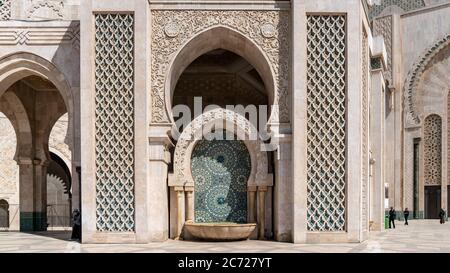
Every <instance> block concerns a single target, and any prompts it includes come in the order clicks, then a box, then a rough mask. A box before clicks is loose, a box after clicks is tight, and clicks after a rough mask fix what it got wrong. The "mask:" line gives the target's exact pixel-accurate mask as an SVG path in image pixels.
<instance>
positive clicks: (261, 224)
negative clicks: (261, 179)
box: [258, 186, 267, 240]
mask: <svg viewBox="0 0 450 273" xmlns="http://www.w3.org/2000/svg"><path fill="white" fill-rule="evenodd" d="M266 193H267V187H266V186H261V187H258V219H259V220H258V239H259V240H264V239H265V237H266V236H265V230H266Z"/></svg>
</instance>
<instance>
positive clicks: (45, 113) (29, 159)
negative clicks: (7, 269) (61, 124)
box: [0, 53, 73, 231]
mask: <svg viewBox="0 0 450 273" xmlns="http://www.w3.org/2000/svg"><path fill="white" fill-rule="evenodd" d="M0 72H1V73H0V101H2V103H0V111H3V112H5V114H6V115H7V116H8V118H9V119H10V121H11V123H12V124H13V127H14V130H15V132H16V136H17V151H16V155H15V157H14V160H15V161H16V162H17V164H18V165H19V187H18V188H19V207H20V209H19V210H20V216H19V219H20V230H21V231H44V230H47V227H48V225H49V223H48V218H47V170H48V168H49V166H50V164H51V162H52V158H51V155H50V151H49V137H50V133H51V131H52V128H53V126H54V125H55V123H56V122H57V121H58V119H59V118H60V117H61V116H62V115H64V114H65V113H68V115H69V122H68V123H69V126H68V127H69V128H72V127H71V124H72V121H71V119H72V116H73V112H72V109H73V106H72V102H73V100H72V94H71V90H70V87H69V85H68V84H67V82H66V81H65V80H64V79H65V77H64V75H62V74H61V73H60V72H59V71H58V69H57V68H56V67H55V66H54V65H53V64H51V63H50V62H48V61H47V60H45V59H43V58H40V57H39V56H36V55H33V54H29V53H17V54H12V55H10V56H7V57H5V58H2V59H0ZM68 134H69V137H68V139H69V143H72V139H71V138H72V137H73V134H72V133H71V130H70V129H69V133H68Z"/></svg>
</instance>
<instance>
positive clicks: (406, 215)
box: [403, 208, 409, 226]
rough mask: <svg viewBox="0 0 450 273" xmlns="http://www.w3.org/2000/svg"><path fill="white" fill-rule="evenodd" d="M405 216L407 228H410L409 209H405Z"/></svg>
mask: <svg viewBox="0 0 450 273" xmlns="http://www.w3.org/2000/svg"><path fill="white" fill-rule="evenodd" d="M403 216H404V217H405V226H408V225H409V224H408V217H409V210H408V208H406V209H405V211H404V212H403Z"/></svg>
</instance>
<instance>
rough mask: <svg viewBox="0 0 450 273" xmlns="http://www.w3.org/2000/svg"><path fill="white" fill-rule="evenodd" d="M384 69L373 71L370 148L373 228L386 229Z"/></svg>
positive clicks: (374, 229) (377, 229)
mask: <svg viewBox="0 0 450 273" xmlns="http://www.w3.org/2000/svg"><path fill="white" fill-rule="evenodd" d="M383 86H384V78H383V71H382V69H378V70H374V71H372V86H371V91H370V94H371V97H370V101H371V103H370V148H371V150H372V157H371V163H372V179H371V180H370V181H371V183H370V193H371V194H370V201H371V204H370V211H371V213H370V214H371V217H370V221H371V222H372V226H371V230H373V231H381V230H384V181H385V176H384V119H385V113H384V110H385V105H384V100H385V92H384V87H383Z"/></svg>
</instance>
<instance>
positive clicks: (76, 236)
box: [72, 209, 81, 240]
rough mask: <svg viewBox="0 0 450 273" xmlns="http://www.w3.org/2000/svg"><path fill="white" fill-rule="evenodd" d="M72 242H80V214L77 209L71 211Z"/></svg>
mask: <svg viewBox="0 0 450 273" xmlns="http://www.w3.org/2000/svg"><path fill="white" fill-rule="evenodd" d="M72 240H81V213H80V211H79V210H78V209H76V210H74V211H73V228H72Z"/></svg>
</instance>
